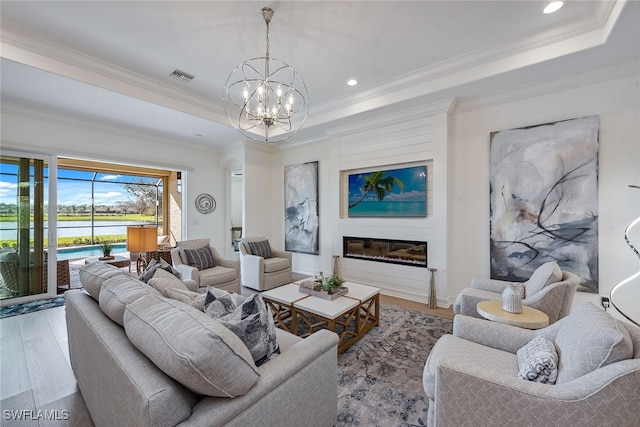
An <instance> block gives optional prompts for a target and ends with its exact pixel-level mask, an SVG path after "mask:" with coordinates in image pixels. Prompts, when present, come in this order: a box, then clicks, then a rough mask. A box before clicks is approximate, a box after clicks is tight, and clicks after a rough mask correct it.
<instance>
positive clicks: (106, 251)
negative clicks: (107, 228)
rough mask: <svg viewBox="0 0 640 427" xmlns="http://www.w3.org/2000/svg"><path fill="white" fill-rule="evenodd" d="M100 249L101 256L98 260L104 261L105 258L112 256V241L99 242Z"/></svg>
mask: <svg viewBox="0 0 640 427" xmlns="http://www.w3.org/2000/svg"><path fill="white" fill-rule="evenodd" d="M100 250H101V251H102V256H101V257H100V261H105V260H108V259H113V258H114V257H113V256H112V255H111V251H112V250H113V243H111V242H102V243H100Z"/></svg>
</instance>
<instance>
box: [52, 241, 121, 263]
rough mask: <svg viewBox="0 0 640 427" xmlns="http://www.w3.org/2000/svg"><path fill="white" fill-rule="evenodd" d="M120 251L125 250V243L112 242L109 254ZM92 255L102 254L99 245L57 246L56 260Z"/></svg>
mask: <svg viewBox="0 0 640 427" xmlns="http://www.w3.org/2000/svg"><path fill="white" fill-rule="evenodd" d="M122 252H127V244H126V243H114V245H113V250H112V252H111V254H112V255H116V254H119V253H122ZM92 256H102V251H101V250H100V246H98V245H92V246H76V247H73V248H58V261H62V260H65V259H80V258H89V257H92Z"/></svg>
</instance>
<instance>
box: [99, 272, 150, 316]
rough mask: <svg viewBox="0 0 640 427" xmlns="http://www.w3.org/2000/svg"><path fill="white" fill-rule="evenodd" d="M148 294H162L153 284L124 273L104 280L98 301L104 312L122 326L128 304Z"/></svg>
mask: <svg viewBox="0 0 640 427" xmlns="http://www.w3.org/2000/svg"><path fill="white" fill-rule="evenodd" d="M148 294H153V295H157V296H161V294H160V292H158V291H156V290H155V289H154V288H152V287H151V286H149V285H147V284H145V283H142V282H140V281H139V280H136V279H134V278H133V277H131V276H129V275H127V274H122V275H119V276H115V277H112V278H111V279H108V280H105V281H104V283H103V284H102V290H101V291H100V296H99V298H98V302H99V303H100V309H101V310H102V312H103V313H104V314H106V315H107V316H108V317H109V318H110V319H111V320H113V321H114V322H116V323H117V324H119V325H120V326H124V322H123V317H124V309H125V307H126V306H127V304H129V303H131V302H133V301H135V300H137V299H138V298H140V297H141V296H143V295H148Z"/></svg>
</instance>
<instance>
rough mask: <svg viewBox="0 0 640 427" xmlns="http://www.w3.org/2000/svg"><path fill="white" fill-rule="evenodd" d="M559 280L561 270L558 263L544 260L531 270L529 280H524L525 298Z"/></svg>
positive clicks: (560, 278)
mask: <svg viewBox="0 0 640 427" xmlns="http://www.w3.org/2000/svg"><path fill="white" fill-rule="evenodd" d="M561 280H562V270H560V266H559V265H558V263H556V262H554V261H550V262H545V263H544V264H542V265H541V266H540V267H538V268H537V269H536V270H535V271H534V272H533V274H532V275H531V277H530V278H529V280H527V281H526V282H524V287H525V289H526V295H527V298H528V297H532V296H533V295H535V294H536V293H538V292H540V291H541V290H542V289H544V288H545V287H547V286H549V285H551V284H552V283H557V282H559V281H561Z"/></svg>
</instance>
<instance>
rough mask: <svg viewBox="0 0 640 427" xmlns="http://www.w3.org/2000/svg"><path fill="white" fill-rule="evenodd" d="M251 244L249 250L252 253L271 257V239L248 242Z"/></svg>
mask: <svg viewBox="0 0 640 427" xmlns="http://www.w3.org/2000/svg"><path fill="white" fill-rule="evenodd" d="M247 243H248V244H249V250H250V251H251V254H252V255H256V256H259V257H262V258H271V257H272V255H271V246H270V245H269V239H267V240H261V241H259V242H247Z"/></svg>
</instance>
